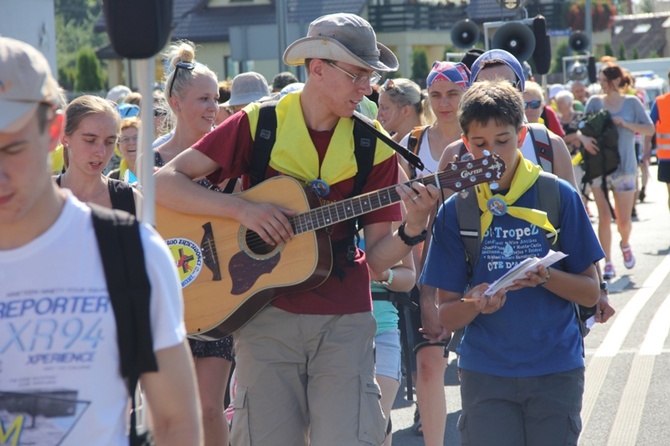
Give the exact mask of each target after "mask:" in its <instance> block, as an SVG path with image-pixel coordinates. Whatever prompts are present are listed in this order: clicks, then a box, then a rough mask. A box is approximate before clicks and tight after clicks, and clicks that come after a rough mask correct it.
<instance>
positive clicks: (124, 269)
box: [89, 204, 158, 394]
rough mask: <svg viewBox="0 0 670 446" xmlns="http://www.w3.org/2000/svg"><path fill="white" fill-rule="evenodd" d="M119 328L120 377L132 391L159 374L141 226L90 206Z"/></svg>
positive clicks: (111, 211) (120, 213)
mask: <svg viewBox="0 0 670 446" xmlns="http://www.w3.org/2000/svg"><path fill="white" fill-rule="evenodd" d="M89 206H90V207H91V209H92V215H93V228H94V229H95V235H96V238H97V241H98V248H99V250H100V257H101V259H102V265H103V268H104V270H105V279H106V281H107V289H108V291H109V298H110V301H111V304H112V308H113V310H114V318H115V320H116V326H117V341H118V344H119V354H120V358H121V375H122V376H123V377H124V378H126V379H127V380H128V381H129V382H128V385H129V391H130V392H131V394H132V393H134V389H135V386H134V385H133V386H132V387H130V385H131V384H132V380H135V383H136V382H137V379H139V376H140V375H141V374H142V373H144V372H150V371H154V372H155V371H157V370H158V364H157V363H156V357H155V355H154V351H153V337H152V333H151V318H150V308H149V306H150V299H151V284H150V282H149V277H148V276H147V272H146V267H145V262H144V250H143V249H142V240H141V238H140V227H139V222H138V221H137V220H136V219H135V218H134V217H133V216H132V215H130V214H128V213H126V212H123V211H118V210H114V209H107V208H103V207H101V206H97V205H95V204H89Z"/></svg>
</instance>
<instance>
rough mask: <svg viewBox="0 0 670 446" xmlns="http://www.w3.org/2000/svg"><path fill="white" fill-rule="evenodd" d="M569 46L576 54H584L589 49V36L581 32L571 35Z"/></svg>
mask: <svg viewBox="0 0 670 446" xmlns="http://www.w3.org/2000/svg"><path fill="white" fill-rule="evenodd" d="M568 46H569V47H570V49H571V50H572V51H574V52H576V53H582V52H584V51H586V49H587V48H588V47H589V36H587V35H586V34H585V33H583V32H581V31H577V32H576V33H572V34H570V37H569V38H568Z"/></svg>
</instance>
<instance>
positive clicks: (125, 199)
mask: <svg viewBox="0 0 670 446" xmlns="http://www.w3.org/2000/svg"><path fill="white" fill-rule="evenodd" d="M107 187H108V188H109V198H110V199H111V200H112V208H114V209H120V210H122V211H126V212H128V213H129V214H132V215H137V210H136V208H135V195H134V194H133V186H131V185H130V184H128V183H126V182H125V181H120V180H115V179H113V178H108V179H107Z"/></svg>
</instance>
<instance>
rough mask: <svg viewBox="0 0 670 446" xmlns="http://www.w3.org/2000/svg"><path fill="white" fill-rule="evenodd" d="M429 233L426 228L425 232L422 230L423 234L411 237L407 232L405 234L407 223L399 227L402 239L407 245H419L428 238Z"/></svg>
mask: <svg viewBox="0 0 670 446" xmlns="http://www.w3.org/2000/svg"><path fill="white" fill-rule="evenodd" d="M427 235H428V231H427V230H426V229H424V230H423V232H421V234H419V235H416V236H414V237H410V236H408V235H407V234H405V223H403V224H401V225H400V227H398V236H399V237H400V240H402V241H403V243H405V244H406V245H407V246H415V245H418V244H419V243H421V242H423V241H424V240H426V236H427Z"/></svg>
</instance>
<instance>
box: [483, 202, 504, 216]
mask: <svg viewBox="0 0 670 446" xmlns="http://www.w3.org/2000/svg"><path fill="white" fill-rule="evenodd" d="M486 208H487V209H488V210H489V212H491V213H492V214H493V215H495V216H496V217H500V216H501V215H505V214H506V213H507V204H506V203H505V200H503V199H502V198H498V197H493V198H489V201H488V202H487V203H486Z"/></svg>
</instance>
